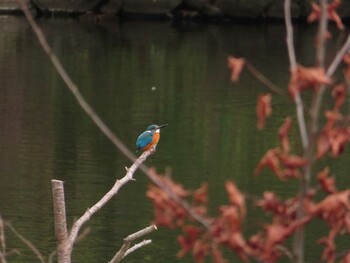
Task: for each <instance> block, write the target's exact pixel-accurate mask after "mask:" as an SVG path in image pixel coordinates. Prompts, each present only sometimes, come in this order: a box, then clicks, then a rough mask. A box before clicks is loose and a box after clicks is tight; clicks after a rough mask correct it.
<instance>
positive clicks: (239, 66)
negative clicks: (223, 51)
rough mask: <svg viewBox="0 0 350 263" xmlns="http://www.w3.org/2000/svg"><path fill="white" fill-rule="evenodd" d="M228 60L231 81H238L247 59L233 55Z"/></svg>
mask: <svg viewBox="0 0 350 263" xmlns="http://www.w3.org/2000/svg"><path fill="white" fill-rule="evenodd" d="M227 60H228V63H227V65H228V67H229V68H230V69H231V81H232V82H237V81H238V79H239V76H240V75H241V72H242V70H243V66H244V64H245V60H244V58H235V57H232V56H230V57H228V59H227Z"/></svg>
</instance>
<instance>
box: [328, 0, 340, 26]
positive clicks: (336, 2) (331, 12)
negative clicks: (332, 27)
mask: <svg viewBox="0 0 350 263" xmlns="http://www.w3.org/2000/svg"><path fill="white" fill-rule="evenodd" d="M340 5H341V0H333V2H332V3H330V4H328V17H329V19H330V20H333V21H334V22H335V23H336V25H337V27H338V29H339V30H343V29H344V25H343V22H342V21H341V18H340V16H339V15H338V13H337V11H336V9H337V8H338V7H339V6H340Z"/></svg>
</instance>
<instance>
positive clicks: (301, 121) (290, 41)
mask: <svg viewBox="0 0 350 263" xmlns="http://www.w3.org/2000/svg"><path fill="white" fill-rule="evenodd" d="M290 10H291V0H285V1H284V18H285V25H286V30H287V37H286V42H287V49H288V56H289V62H290V70H291V72H293V73H294V72H295V74H296V71H297V67H298V65H297V60H296V56H295V50H294V38H293V25H292V18H291V11H290ZM295 104H296V111H297V118H298V125H299V132H300V137H301V142H302V144H303V148H304V149H306V147H307V145H308V144H309V142H308V138H307V130H306V122H305V116H304V106H303V103H302V101H301V98H300V94H299V93H298V94H297V95H296V96H295Z"/></svg>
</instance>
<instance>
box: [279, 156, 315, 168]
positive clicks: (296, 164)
mask: <svg viewBox="0 0 350 263" xmlns="http://www.w3.org/2000/svg"><path fill="white" fill-rule="evenodd" d="M279 158H280V160H281V163H282V164H283V165H284V166H286V167H288V168H292V169H294V168H300V167H303V166H305V165H307V164H308V163H309V161H308V160H307V159H305V158H303V157H300V156H297V155H288V154H281V155H280V156H279Z"/></svg>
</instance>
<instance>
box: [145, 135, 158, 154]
mask: <svg viewBox="0 0 350 263" xmlns="http://www.w3.org/2000/svg"><path fill="white" fill-rule="evenodd" d="M159 138H160V133H159V132H155V133H153V137H152V142H151V143H150V144H148V145H146V147H145V148H144V149H143V150H144V151H147V150H148V149H150V148H152V147H153V146H155V145H157V143H158V142H159Z"/></svg>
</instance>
